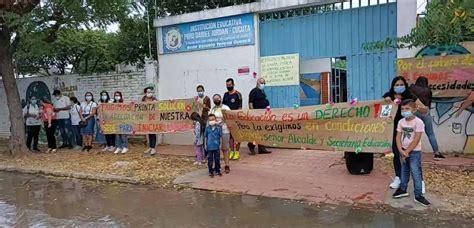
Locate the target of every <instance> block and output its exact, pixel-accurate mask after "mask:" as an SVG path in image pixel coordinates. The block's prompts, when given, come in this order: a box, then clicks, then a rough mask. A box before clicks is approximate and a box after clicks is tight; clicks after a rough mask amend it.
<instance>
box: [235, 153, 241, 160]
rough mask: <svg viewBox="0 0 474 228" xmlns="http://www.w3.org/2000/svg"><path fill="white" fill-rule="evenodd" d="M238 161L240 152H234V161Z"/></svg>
mask: <svg viewBox="0 0 474 228" xmlns="http://www.w3.org/2000/svg"><path fill="white" fill-rule="evenodd" d="M239 159H240V152H239V151H235V152H234V160H239Z"/></svg>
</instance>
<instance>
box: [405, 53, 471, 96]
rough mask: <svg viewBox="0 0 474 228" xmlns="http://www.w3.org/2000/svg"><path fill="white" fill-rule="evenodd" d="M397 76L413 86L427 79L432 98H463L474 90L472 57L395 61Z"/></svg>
mask: <svg viewBox="0 0 474 228" xmlns="http://www.w3.org/2000/svg"><path fill="white" fill-rule="evenodd" d="M397 68H398V74H399V75H402V76H403V77H405V78H406V79H407V80H408V81H409V83H410V84H414V83H415V81H416V79H417V78H418V77H420V76H425V77H426V78H428V81H429V84H430V88H431V90H432V91H433V96H434V97H465V96H467V95H468V94H469V92H471V91H472V90H474V56H472V55H450V56H428V57H422V58H408V59H398V60H397Z"/></svg>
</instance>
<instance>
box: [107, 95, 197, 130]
mask: <svg viewBox="0 0 474 228" xmlns="http://www.w3.org/2000/svg"><path fill="white" fill-rule="evenodd" d="M193 112H198V105H197V103H195V101H194V99H186V100H167V101H159V102H152V103H146V102H140V103H111V104H101V105H100V106H99V118H100V121H101V130H102V131H103V133H104V134H156V133H172V132H186V131H190V130H192V129H193V122H192V120H191V113H193Z"/></svg>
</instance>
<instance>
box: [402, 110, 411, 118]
mask: <svg viewBox="0 0 474 228" xmlns="http://www.w3.org/2000/svg"><path fill="white" fill-rule="evenodd" d="M412 115H413V113H412V112H411V111H406V112H402V116H403V117H404V118H409V117H411V116H412Z"/></svg>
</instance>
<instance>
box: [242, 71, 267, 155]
mask: <svg viewBox="0 0 474 228" xmlns="http://www.w3.org/2000/svg"><path fill="white" fill-rule="evenodd" d="M264 87H265V79H263V78H259V79H258V80H257V86H256V87H255V88H253V89H252V91H250V94H249V109H266V108H267V107H268V106H270V102H269V101H268V99H267V95H266V94H265V91H264V90H263V89H264ZM247 146H248V147H249V150H250V155H255V145H254V144H253V142H249V143H248V145H247ZM258 153H259V154H269V153H271V151H268V150H267V149H266V147H265V146H263V145H259V146H258Z"/></svg>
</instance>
